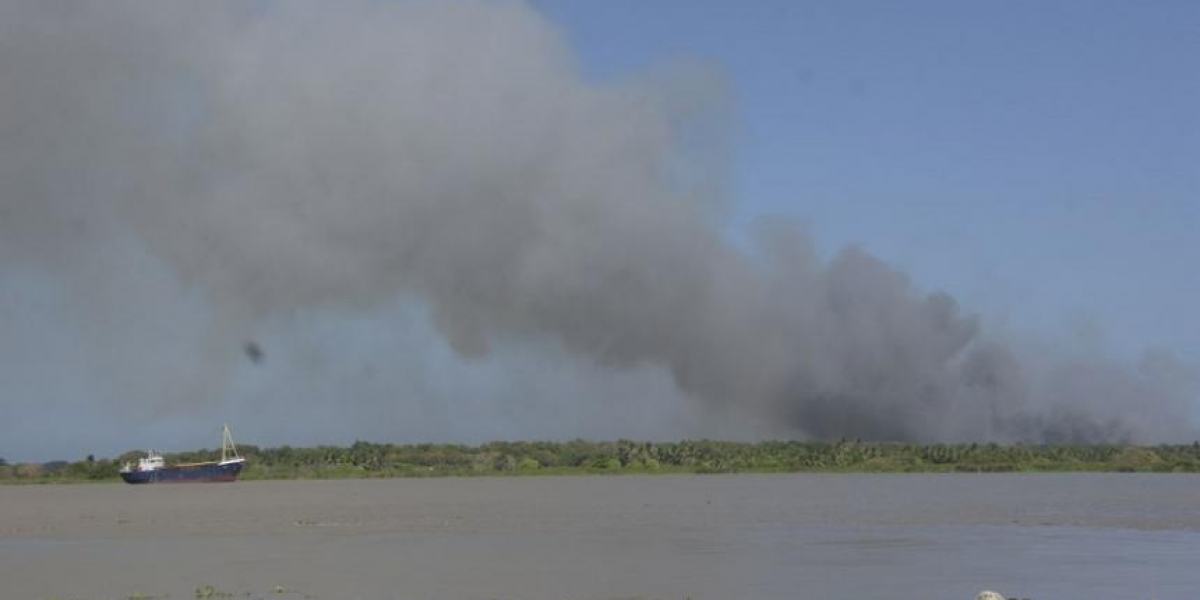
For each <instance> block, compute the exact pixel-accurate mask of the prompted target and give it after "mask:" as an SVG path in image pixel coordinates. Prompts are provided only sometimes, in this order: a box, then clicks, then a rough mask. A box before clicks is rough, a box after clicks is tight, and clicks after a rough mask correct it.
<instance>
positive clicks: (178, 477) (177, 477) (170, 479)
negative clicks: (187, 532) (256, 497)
mask: <svg viewBox="0 0 1200 600" xmlns="http://www.w3.org/2000/svg"><path fill="white" fill-rule="evenodd" d="M242 466H243V463H242V462H241V461H238V462H230V463H225V464H221V463H206V464H200V465H186V466H176V467H163V468H161V469H154V470H151V471H128V472H122V473H121V479H124V480H125V483H205V482H214V481H235V480H236V479H237V476H238V474H240V473H241V472H242Z"/></svg>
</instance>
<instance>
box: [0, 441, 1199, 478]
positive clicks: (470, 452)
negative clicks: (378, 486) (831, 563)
mask: <svg viewBox="0 0 1200 600" xmlns="http://www.w3.org/2000/svg"><path fill="white" fill-rule="evenodd" d="M241 451H242V454H243V455H244V456H245V457H246V459H247V467H246V471H245V472H244V473H243V476H242V477H243V478H244V479H308V478H337V477H431V476H446V475H455V476H466V475H510V474H571V473H653V472H667V473H738V472H771V473H774V472H971V473H975V472H1010V471H1122V472H1133V471H1140V472H1147V471H1149V472H1198V471H1200V442H1198V443H1193V444H1188V445H1161V446H1124V445H1089V446H1082V445H1072V446H1064V445H1059V446H1024V445H1015V446H1001V445H996V444H894V443H872V442H859V441H847V440H843V441H839V442H813V441H804V442H802V441H776V442H759V443H741V442H720V441H710V440H697V441H682V442H664V443H656V442H635V441H629V440H620V441H616V442H589V441H584V440H574V441H570V442H492V443H488V444H483V445H480V446H463V445H457V444H415V445H396V444H373V443H369V442H355V443H354V444H353V445H351V446H348V447H340V446H317V447H313V448H293V447H290V446H280V447H277V448H259V447H256V446H250V445H243V446H241ZM138 455H139V453H137V452H128V453H126V454H123V455H121V456H120V457H118V458H116V459H112V460H110V459H98V460H97V459H94V458H93V457H91V456H89V457H87V458H86V459H84V460H80V461H76V462H65V461H54V462H50V463H42V464H33V463H21V464H11V465H9V464H4V463H0V481H10V482H11V481H27V482H28V481H46V482H49V481H83V480H100V481H104V480H112V479H114V478H116V477H117V471H118V469H119V468H120V465H121V463H123V462H124V461H127V460H135V459H136V458H137V456H138ZM219 458H220V451H219V450H198V451H194V452H182V453H177V454H168V455H167V461H168V463H172V462H200V461H206V460H218V459H219Z"/></svg>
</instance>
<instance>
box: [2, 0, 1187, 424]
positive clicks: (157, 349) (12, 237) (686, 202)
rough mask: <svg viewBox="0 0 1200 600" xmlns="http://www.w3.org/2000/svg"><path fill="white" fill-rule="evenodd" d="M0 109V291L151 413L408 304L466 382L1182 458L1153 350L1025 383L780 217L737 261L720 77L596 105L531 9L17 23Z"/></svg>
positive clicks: (1161, 363)
mask: <svg viewBox="0 0 1200 600" xmlns="http://www.w3.org/2000/svg"><path fill="white" fill-rule="evenodd" d="M0 90H2V92H0V186H2V187H0V274H2V275H3V276H4V277H5V278H8V279H9V281H10V284H9V285H15V284H11V281H14V280H17V279H18V278H26V279H27V280H28V279H32V280H37V281H43V282H44V281H47V280H49V281H55V282H59V283H55V284H54V285H63V286H67V287H68V288H69V289H70V290H71V291H70V295H71V296H72V297H73V298H76V300H75V302H76V303H77V304H76V309H75V310H74V312H73V314H75V315H76V316H75V318H74V319H73V320H72V322H69V323H63V324H62V326H63V327H67V328H70V329H69V330H70V331H73V332H75V334H76V335H77V336H78V337H79V339H80V340H85V341H81V342H80V343H81V344H84V343H87V344H90V346H89V347H90V348H91V349H90V350H88V351H87V352H85V355H84V357H83V358H80V359H79V362H80V363H81V366H80V368H87V369H95V370H101V371H105V372H108V373H110V374H111V378H113V379H116V380H120V381H123V382H124V383H123V384H121V385H125V386H126V387H121V388H119V389H122V390H123V392H122V394H123V395H124V396H125V397H126V398H135V399H141V400H138V401H137V402H144V403H151V404H152V408H153V410H157V411H169V410H170V407H169V406H159V405H158V404H163V403H166V404H169V403H172V402H177V403H187V402H197V401H200V399H202V398H212V397H219V396H220V395H222V394H223V393H227V392H228V389H229V386H230V385H232V384H231V381H230V380H231V378H232V376H233V375H232V373H233V372H234V371H235V370H236V368H237V367H236V365H238V364H239V363H240V362H241V361H244V360H245V356H244V355H243V353H242V348H243V347H245V348H251V347H252V348H253V349H254V351H255V356H258V357H259V358H260V359H261V357H262V356H264V354H263V351H264V350H265V351H268V352H271V357H272V360H271V361H265V362H263V363H262V367H263V368H270V367H272V366H273V365H275V364H276V363H277V362H278V361H277V360H276V357H277V356H278V353H275V352H273V351H272V349H271V348H269V347H267V346H265V345H264V346H262V348H261V349H260V345H259V344H260V343H259V341H256V340H254V339H253V336H254V335H256V334H255V331H256V328H257V329H259V330H260V329H261V328H262V327H263V323H266V322H274V323H279V322H286V321H287V319H289V318H300V317H296V315H303V314H310V313H311V311H328V312H335V313H344V314H370V313H372V312H373V311H383V310H389V309H390V307H393V306H394V305H395V304H396V303H397V302H401V303H404V302H410V303H418V304H420V305H423V306H427V307H428V310H429V314H430V318H431V319H432V322H433V323H434V324H435V327H436V330H437V332H438V333H439V334H440V336H441V337H442V338H444V339H445V340H446V342H447V343H448V344H449V346H450V347H451V348H453V350H454V351H455V352H456V353H457V354H458V355H459V356H463V357H470V358H479V357H486V356H490V355H491V354H492V353H493V352H495V351H496V350H497V349H498V348H503V347H507V345H511V344H520V343H523V341H530V340H532V341H534V342H537V343H541V342H545V343H549V344H553V346H554V347H555V348H560V349H561V350H562V351H564V352H566V353H568V354H569V355H570V356H573V357H576V358H578V359H581V360H583V361H586V362H587V363H589V364H591V365H592V368H595V369H599V370H614V371H621V370H636V369H641V368H655V369H662V370H664V371H665V372H666V373H669V375H670V379H671V381H672V382H673V383H674V386H675V387H676V388H677V389H678V390H679V391H681V392H682V393H683V394H685V395H686V396H687V397H689V398H691V399H692V400H694V401H695V402H696V403H697V404H696V408H697V410H698V411H702V412H705V413H706V414H723V415H730V417H729V418H730V419H734V420H735V421H737V422H758V423H762V424H765V425H764V426H765V427H768V430H770V431H772V432H776V433H780V434H785V435H810V436H817V437H826V438H828V437H841V436H848V437H862V438H872V439H888V440H966V439H971V440H976V439H978V440H982V439H993V440H1008V441H1012V440H1029V441H1044V440H1049V441H1067V440H1071V441H1096V440H1138V441H1146V440H1159V439H1178V438H1181V437H1184V436H1186V435H1188V433H1189V432H1188V430H1187V429H1186V428H1185V426H1184V425H1183V424H1184V423H1185V422H1186V420H1187V414H1188V412H1187V411H1188V407H1189V402H1190V400H1191V397H1192V396H1193V395H1194V394H1195V387H1194V385H1195V380H1194V378H1192V377H1191V375H1190V374H1188V373H1186V372H1185V371H1184V370H1183V369H1182V368H1180V367H1179V366H1178V365H1176V364H1175V363H1174V362H1173V361H1172V359H1171V358H1170V356H1169V355H1164V354H1161V353H1160V354H1155V355H1152V356H1149V357H1148V358H1147V360H1146V362H1145V364H1144V365H1142V366H1141V368H1139V369H1129V368H1124V367H1122V366H1119V365H1116V364H1113V363H1111V362H1109V361H1105V360H1102V359H1071V360H1065V359H1062V360H1060V359H1054V360H1048V361H1047V360H1042V359H1041V358H1038V357H1033V356H1025V355H1023V354H1022V353H1020V352H1018V351H1016V350H1015V349H1014V347H1013V346H1010V345H1006V344H1005V343H1004V342H1003V341H1001V340H997V339H989V337H988V336H987V335H985V333H984V332H982V331H981V327H980V324H979V322H978V320H977V319H976V318H975V317H973V316H971V315H968V314H964V313H963V311H962V309H961V308H960V307H959V306H958V305H957V304H956V302H955V300H954V299H953V298H951V297H950V296H948V295H946V294H943V293H924V292H922V291H921V290H918V289H916V288H915V287H914V285H913V284H912V283H911V282H910V280H909V279H908V278H907V277H906V276H905V274H903V273H901V272H899V271H897V270H896V269H894V268H892V267H890V266H889V265H888V264H886V263H885V262H882V261H881V260H879V259H877V258H875V257H873V256H871V255H869V254H868V253H866V252H864V251H862V250H860V249H857V248H848V249H845V250H843V251H841V252H839V253H837V254H836V255H835V256H833V257H832V258H825V257H822V256H820V255H819V254H818V252H817V251H816V250H815V249H814V248H813V246H812V244H811V242H810V241H809V239H808V238H807V237H806V235H805V233H804V232H803V231H801V230H800V229H799V228H797V227H795V226H793V225H791V224H789V223H788V222H787V221H786V220H783V219H766V218H764V219H763V220H762V221H761V222H760V223H759V225H758V226H757V227H756V228H755V229H754V231H753V232H751V234H750V237H751V239H752V242H751V243H750V244H733V243H731V242H730V240H729V239H728V236H727V234H726V233H725V227H726V223H725V221H724V215H725V213H726V212H727V211H728V209H729V207H728V206H727V205H726V204H725V202H726V197H727V195H726V194H725V193H724V191H723V189H722V176H721V170H722V162H723V161H722V158H721V157H722V151H723V148H724V146H723V144H722V140H721V138H722V132H723V131H724V130H725V129H726V125H727V119H728V106H729V101H730V100H729V94H728V92H727V90H726V89H724V87H723V84H722V82H721V79H720V77H719V76H715V75H713V74H711V73H708V72H706V71H705V70H704V69H703V68H694V69H691V68H682V67H681V68H677V69H674V68H668V69H664V70H663V72H661V73H656V74H650V75H647V76H646V77H644V78H641V79H638V80H634V81H628V82H620V83H603V84H598V83H594V82H588V81H586V80H585V79H584V78H583V77H582V76H581V75H580V73H579V69H578V66H577V64H576V62H575V60H574V58H573V55H572V52H571V50H570V48H569V47H568V46H567V45H566V43H565V42H564V40H563V37H562V35H561V34H560V32H558V31H557V30H556V29H555V28H554V27H553V26H552V25H550V24H549V23H547V22H546V21H545V20H544V19H543V18H541V17H540V16H539V15H537V14H536V13H535V12H534V11H532V10H531V9H530V8H529V7H528V6H526V5H525V4H521V3H515V2H470V1H467V2H396V3H387V2H365V1H364V2H338V3H316V2H314V3H300V2H280V3H270V2H268V3H209V2H206V3H132V2H128V3H127V2H103V3H101V2H89V3H69V2H40V1H39V2H6V3H3V4H2V5H0ZM747 246H750V247H751V249H749V250H747V249H746V247H747ZM47 278H49V279H47ZM155 281H157V282H160V283H153V282H155ZM161 281H171V282H174V283H173V284H171V285H166V284H162V283H161ZM131 304H132V305H134V306H137V307H140V308H138V309H137V310H138V311H142V310H146V309H147V307H149V310H152V311H159V312H161V318H159V319H157V320H154V321H152V322H156V323H193V324H195V323H201V325H195V326H187V325H177V326H176V329H175V330H168V331H162V330H153V331H146V330H143V329H140V328H139V327H141V326H140V325H139V323H143V322H145V321H143V315H141V314H140V313H139V314H130V312H131V309H128V308H126V307H127V306H128V305H131ZM305 311H310V313H306V312H305ZM10 314H14V313H10ZM10 326H11V325H10ZM86 340H91V341H90V342H86ZM117 340H126V342H120V341H117ZM128 340H137V345H139V346H141V345H142V344H143V343H144V345H145V346H147V347H151V346H152V347H154V349H153V350H149V351H147V352H146V353H145V354H149V355H155V356H157V357H158V358H154V357H153V356H151V357H150V358H149V359H143V358H139V359H137V360H133V359H130V356H129V355H130V353H129V352H116V353H114V351H112V350H111V347H112V346H113V345H114V344H115V345H116V346H119V347H121V348H124V349H125V350H129V349H130V346H129V344H130V343H132V342H128ZM247 340H250V341H247ZM539 341H540V342H539ZM2 343H4V344H17V343H21V342H20V341H14V340H12V339H9V340H6V341H4V342H2ZM121 344H125V345H124V346H122V345H121ZM249 344H253V346H251V345H249ZM181 348H187V349H189V350H186V351H185V350H181ZM6 352H9V353H15V352H16V351H15V350H14V349H13V348H12V347H11V346H10V348H9V349H8V350H7V351H6ZM173 356H186V357H187V360H186V362H185V364H183V365H180V364H177V363H178V361H175V360H173V358H172V357H173ZM145 360H151V361H157V362H152V363H151V366H147V363H146V362H145ZM137 382H147V383H137ZM139 385H143V386H150V387H149V388H145V389H142V388H138V387H137V386H139ZM560 391H561V390H560ZM9 393H12V392H11V390H10V392H9ZM580 396H581V397H588V398H591V397H592V395H588V394H580ZM340 401H345V402H350V403H353V402H354V400H353V398H348V399H345V398H344V399H342V400H340ZM554 401H556V402H563V403H570V402H575V401H577V400H576V399H574V398H573V397H571V396H570V395H566V396H564V397H561V398H556V399H555V400H554ZM589 401H592V400H589ZM647 401H650V400H647ZM114 402H118V400H114ZM127 408H128V409H130V410H132V408H131V407H127ZM142 408H144V406H142Z"/></svg>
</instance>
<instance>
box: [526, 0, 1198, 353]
mask: <svg viewBox="0 0 1200 600" xmlns="http://www.w3.org/2000/svg"><path fill="white" fill-rule="evenodd" d="M534 4H535V6H536V7H537V8H538V9H539V10H540V11H542V12H543V14H545V15H547V16H548V17H549V18H551V19H552V20H553V21H554V22H556V23H558V24H559V25H560V26H561V27H562V29H563V31H564V35H565V36H566V37H567V39H568V40H569V43H570V44H571V45H572V47H573V48H574V50H575V51H576V52H577V53H578V54H579V57H580V61H581V67H582V69H583V70H584V72H585V74H586V75H587V76H588V77H591V78H595V79H597V80H605V79H621V78H622V77H627V76H631V75H635V74H637V73H640V72H643V71H644V70H645V69H647V68H648V67H653V66H655V65H659V64H662V63H664V62H670V61H673V60H701V61H704V62H706V63H709V64H712V65H714V66H715V67H716V68H717V69H719V70H720V71H721V72H722V73H724V75H725V76H726V77H728V78H729V80H730V82H731V84H732V87H733V91H734V95H735V99H736V114H737V119H738V124H737V125H738V131H739V133H738V135H737V136H736V141H735V145H734V156H735V161H736V165H735V169H734V194H735V198H734V201H735V202H736V211H737V212H736V216H737V220H738V221H739V222H745V221H748V220H750V219H752V218H754V216H756V215H760V214H773V213H783V214H789V215H794V216H796V217H798V218H799V219H801V220H802V221H803V222H804V223H806V224H807V226H808V227H809V229H810V231H811V233H812V234H813V235H814V236H815V238H816V239H817V240H818V242H819V244H820V246H821V248H822V249H823V250H824V251H826V252H833V251H835V250H836V249H837V248H840V247H842V246H844V245H846V244H851V243H857V244H861V245H863V246H864V247H866V248H867V249H869V250H870V251H872V252H873V253H875V254H877V255H879V256H881V257H883V258H885V259H886V260H888V261H889V262H891V263H893V264H895V265H897V266H899V267H900V268H902V269H904V270H906V271H907V272H908V273H910V274H911V275H912V276H913V278H914V279H915V280H916V282H917V283H918V285H920V286H921V287H923V288H925V289H933V288H940V289H945V290H947V291H950V292H951V293H953V294H955V295H956V296H957V297H958V298H959V299H960V301H961V302H962V303H963V304H964V305H965V306H966V307H967V308H968V309H970V310H974V311H978V312H980V313H982V315H983V316H984V317H985V319H986V320H987V322H988V323H989V324H990V325H991V326H993V327H996V328H1001V329H1004V330H1006V331H1011V332H1014V333H1020V334H1022V335H1025V334H1029V333H1032V334H1034V335H1036V336H1039V337H1041V336H1044V337H1045V338H1047V339H1051V340H1053V339H1067V342H1066V343H1074V342H1073V341H1072V338H1076V337H1082V338H1084V339H1083V340H1082V343H1085V344H1089V345H1097V344H1096V343H1097V342H1099V344H1098V345H1100V346H1103V347H1104V348H1105V349H1106V351H1108V352H1111V353H1116V354H1118V355H1122V356H1128V357H1134V356H1136V355H1137V354H1138V353H1140V352H1141V350H1142V349H1143V348H1145V347H1148V346H1165V347H1168V348H1171V349H1174V350H1175V351H1176V352H1178V353H1179V354H1180V355H1181V356H1183V357H1185V358H1186V359H1187V360H1189V361H1191V362H1195V361H1196V360H1200V319H1197V318H1195V311H1196V310H1197V307H1200V271H1197V268H1196V265H1197V261H1196V257H1200V241H1197V239H1198V237H1200V236H1197V235H1196V232H1197V230H1200V117H1198V116H1197V107H1200V4H1198V3H1194V2H1166V1H1164V2H1154V3H1150V4H1146V3H1137V2H1111V1H1110V2H1065V1H1060V2H1034V1H1020V2H989V3H980V2H949V1H947V2H903V3H901V2H820V3H817V2H788V1H756V2H744V3H740V2H730V1H700V2H696V1H682V0H681V1H665V0H659V1H654V2H645V1H637V0H607V1H605V2H584V1H574V2H552V1H539V2H535V3H534ZM1074 341H1079V340H1074Z"/></svg>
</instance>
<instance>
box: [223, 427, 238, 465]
mask: <svg viewBox="0 0 1200 600" xmlns="http://www.w3.org/2000/svg"><path fill="white" fill-rule="evenodd" d="M224 427H225V435H224V437H222V438H221V462H226V461H228V460H229V457H230V456H232V457H233V458H235V459H237V458H241V456H239V455H238V451H237V446H235V445H233V434H231V433H229V425H228V424H226V425H225V426H224Z"/></svg>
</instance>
